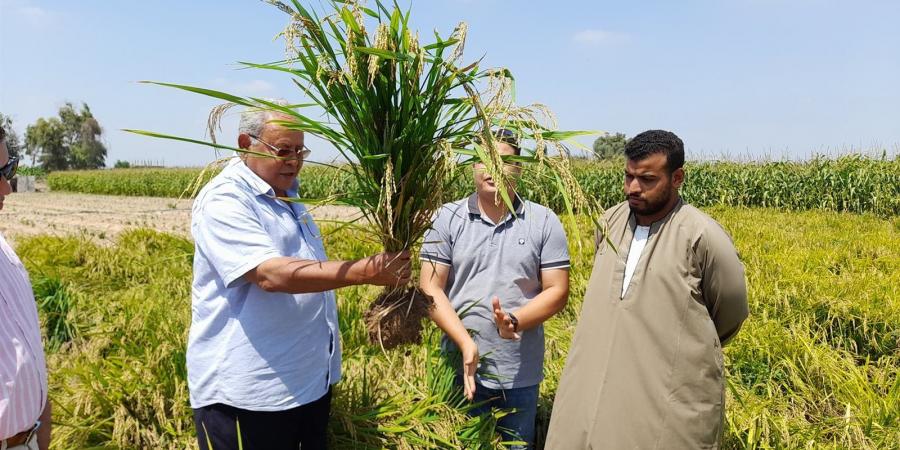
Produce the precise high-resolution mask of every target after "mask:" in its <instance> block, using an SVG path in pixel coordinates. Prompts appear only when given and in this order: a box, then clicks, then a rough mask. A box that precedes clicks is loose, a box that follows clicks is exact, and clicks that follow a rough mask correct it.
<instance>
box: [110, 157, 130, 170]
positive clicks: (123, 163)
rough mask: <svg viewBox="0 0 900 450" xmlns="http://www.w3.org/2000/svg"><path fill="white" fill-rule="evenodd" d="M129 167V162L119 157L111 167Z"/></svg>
mask: <svg viewBox="0 0 900 450" xmlns="http://www.w3.org/2000/svg"><path fill="white" fill-rule="evenodd" d="M130 167H131V163H130V162H128V161H122V160H120V159H117V160H116V165H115V166H113V168H116V169H128V168H130Z"/></svg>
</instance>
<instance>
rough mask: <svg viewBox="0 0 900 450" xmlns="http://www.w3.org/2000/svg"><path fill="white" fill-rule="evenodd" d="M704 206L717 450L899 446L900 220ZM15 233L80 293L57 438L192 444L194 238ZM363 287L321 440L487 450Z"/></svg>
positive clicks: (353, 305)
mask: <svg viewBox="0 0 900 450" xmlns="http://www.w3.org/2000/svg"><path fill="white" fill-rule="evenodd" d="M707 211H708V212H709V213H710V214H711V215H712V216H713V217H714V218H715V219H716V220H718V221H719V222H720V223H722V224H723V225H724V226H725V228H726V229H727V230H728V231H729V233H731V235H732V237H733V238H734V240H735V244H736V246H737V249H738V251H739V253H740V255H741V258H742V260H743V261H744V264H745V266H746V269H747V277H748V288H749V297H750V310H751V316H750V318H749V319H748V321H747V322H746V324H745V326H744V329H743V330H742V332H741V333H740V334H739V335H738V337H737V338H736V339H735V340H734V341H733V342H732V343H731V344H730V345H729V346H728V347H726V350H725V361H726V370H727V373H728V376H727V380H728V386H727V388H726V391H727V401H726V422H725V424H726V427H725V437H724V440H723V448H726V449H738V448H788V449H801V448H854V449H855V448H859V449H891V448H900V221H898V220H897V218H896V217H893V218H890V219H881V218H878V217H875V216H874V215H854V214H848V213H833V212H822V211H809V212H779V211H775V210H772V209H749V208H733V207H728V206H719V207H715V208H711V209H708V210H707ZM578 220H579V221H582V222H583V223H589V220H588V219H587V218H583V217H580V218H578ZM567 226H568V225H567ZM567 231H568V235H569V237H570V240H572V241H573V242H572V243H571V245H570V251H571V255H572V275H571V280H572V289H571V290H572V294H571V300H570V302H569V305H568V306H567V307H566V309H565V310H563V311H562V312H560V314H558V315H556V316H554V317H553V318H552V319H551V320H550V321H548V322H547V324H546V325H545V333H546V337H547V346H546V358H545V368H544V371H545V380H544V382H543V383H542V385H541V397H540V403H539V408H540V409H539V412H538V439H539V443H540V440H541V439H542V438H543V436H544V433H545V432H546V427H547V424H548V419H549V416H550V413H551V408H552V403H553V397H554V393H555V391H556V387H557V385H558V383H559V377H560V375H561V372H562V368H563V365H564V364H565V358H566V355H567V353H568V347H569V343H570V342H571V339H572V333H573V332H574V329H575V323H576V321H577V319H578V316H579V311H580V310H581V305H582V299H583V295H584V290H585V287H586V285H587V283H588V277H589V275H590V272H591V270H592V260H593V252H592V250H591V248H590V240H591V237H590V236H589V235H586V234H579V233H578V232H577V230H575V229H573V228H568V229H567ZM323 232H324V234H325V239H326V245H327V246H328V247H329V248H330V249H331V250H332V254H333V255H334V256H335V257H337V258H355V257H360V256H363V255H365V254H368V253H370V252H372V251H375V250H377V248H378V246H379V243H377V242H373V241H372V240H370V239H365V235H364V234H363V232H361V231H359V230H353V229H351V228H341V229H338V228H336V227H333V226H324V227H323ZM578 239H580V240H582V243H583V244H584V245H582V246H577V245H576V244H575V242H574V241H575V240H578ZM16 242H17V249H16V250H17V252H18V253H19V255H20V256H21V257H22V260H23V261H24V262H25V264H26V266H27V268H28V270H29V272H30V273H32V274H41V276H43V277H47V278H53V279H56V280H59V283H60V284H61V285H64V286H66V290H67V292H68V293H69V295H71V296H73V298H76V299H77V301H76V302H75V303H74V307H73V308H72V309H70V310H69V313H68V315H67V317H68V318H69V320H70V321H71V323H73V324H77V329H78V333H76V334H75V335H74V336H73V337H72V339H71V341H70V342H69V343H67V344H65V345H62V346H60V347H59V348H57V349H48V354H47V358H48V365H49V372H48V373H49V374H50V398H51V401H53V403H54V416H55V419H54V423H55V425H54V435H55V436H56V439H55V444H54V445H55V447H56V448H60V449H63V448H65V449H68V448H98V447H99V448H163V449H182V448H189V447H193V446H194V445H195V439H196V437H195V430H194V428H193V422H192V420H191V411H190V406H189V404H188V392H187V388H186V373H185V365H184V349H185V346H186V340H187V330H188V326H189V323H190V277H191V275H190V271H191V256H192V252H193V246H192V245H191V243H190V242H189V241H188V240H186V239H183V238H180V237H174V236H170V235H166V234H161V233H156V232H152V231H147V230H138V231H132V232H128V233H126V234H125V235H123V236H121V237H120V238H119V240H118V241H117V243H116V244H115V245H113V246H110V247H104V246H99V245H97V244H95V243H92V242H90V241H88V240H86V238H85V237H68V238H65V237H47V236H43V237H30V238H20V239H17V240H16ZM376 292H377V288H373V287H366V286H357V287H352V288H346V289H341V290H339V291H338V292H337V297H338V302H339V309H340V311H341V315H340V324H339V325H340V329H341V340H342V343H343V344H344V349H345V353H344V354H345V358H344V367H343V372H344V377H343V380H342V381H341V383H339V384H338V385H337V386H336V390H335V395H334V404H333V405H334V407H333V416H332V420H331V422H330V425H329V433H330V438H331V442H332V445H333V446H334V448H384V447H387V448H405V449H413V448H416V449H418V448H446V447H447V446H448V445H447V443H448V442H449V444H450V445H449V446H450V447H452V448H473V447H481V448H499V446H500V445H501V444H500V443H499V442H498V441H497V439H498V438H497V437H496V435H495V434H494V427H495V426H496V417H477V418H469V417H467V415H466V413H465V411H466V407H467V403H465V402H461V401H460V399H461V396H460V393H459V392H458V390H455V389H457V388H455V387H454V386H453V381H452V374H453V367H455V365H454V364H453V362H452V361H447V360H446V359H444V358H443V356H442V355H440V353H439V352H438V345H439V344H438V340H439V339H438V338H439V330H438V329H437V328H435V327H434V326H433V325H429V326H428V327H426V329H425V333H424V336H423V343H422V344H421V345H417V346H408V347H405V348H404V351H393V352H382V351H381V350H380V349H378V348H376V347H373V346H371V345H368V343H367V330H366V328H365V325H364V324H363V323H362V320H361V318H362V316H363V315H364V314H365V302H364V300H365V299H367V298H372V296H374V295H375V294H376ZM41 320H42V324H43V325H44V326H45V327H46V326H47V324H49V323H52V321H53V317H52V315H51V314H48V312H47V311H43V310H42V311H41ZM498 413H500V412H498Z"/></svg>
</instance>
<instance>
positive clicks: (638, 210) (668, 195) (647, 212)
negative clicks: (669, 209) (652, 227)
mask: <svg viewBox="0 0 900 450" xmlns="http://www.w3.org/2000/svg"><path fill="white" fill-rule="evenodd" d="M672 191H673V189H672V187H671V186H670V187H667V188H666V190H665V191H664V192H661V193H660V194H659V195H657V196H653V197H644V198H641V197H632V198H636V199H638V200H641V203H640V205H639V206H634V205H632V204H631V203H630V202H629V203H628V207H629V208H630V209H631V212H632V213H634V214H635V215H638V216H652V215H654V214H656V213H658V212H660V211H662V210H663V209H665V207H666V206H667V205H668V204H669V201H670V200H671V199H672Z"/></svg>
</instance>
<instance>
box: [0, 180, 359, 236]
mask: <svg viewBox="0 0 900 450" xmlns="http://www.w3.org/2000/svg"><path fill="white" fill-rule="evenodd" d="M191 202H192V200H177V199H171V198H158V197H121V196H110V195H89V194H72V193H64V192H34V193H16V194H12V195H9V196H7V197H6V199H5V200H4V207H3V211H0V232H2V233H3V235H4V236H6V238H7V239H9V240H15V238H16V237H17V236H28V235H34V234H54V235H69V234H84V235H87V236H90V237H92V238H94V239H96V240H97V241H99V242H104V243H109V242H112V240H113V239H115V237H116V236H117V235H118V234H119V233H121V232H122V231H124V230H128V229H131V228H139V227H146V228H153V229H156V230H159V231H165V232H169V233H175V234H178V235H181V236H186V237H190V226H191V225H190V223H191ZM312 215H313V217H314V218H315V219H316V220H320V221H321V220H347V219H350V218H353V217H355V215H356V213H355V210H354V208H349V207H342V206H322V207H318V208H316V209H314V210H313V211H312Z"/></svg>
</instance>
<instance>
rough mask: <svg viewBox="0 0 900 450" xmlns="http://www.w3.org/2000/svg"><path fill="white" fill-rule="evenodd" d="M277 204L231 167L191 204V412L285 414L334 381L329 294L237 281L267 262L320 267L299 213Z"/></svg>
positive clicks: (312, 229)
mask: <svg viewBox="0 0 900 450" xmlns="http://www.w3.org/2000/svg"><path fill="white" fill-rule="evenodd" d="M297 186H298V185H297V184H296V183H295V184H294V187H293V188H292V189H291V190H289V191H288V196H296V195H297ZM274 195H275V193H274V191H273V189H272V187H271V186H269V184H268V183H266V182H265V181H263V180H262V179H261V178H259V177H258V176H257V175H256V174H255V173H253V171H251V170H250V169H249V168H248V167H247V166H246V165H245V164H244V163H243V162H242V161H241V160H240V159H237V158H235V160H234V161H232V162H231V163H230V164H229V165H228V166H227V167H226V168H225V169H224V170H222V172H221V173H220V174H219V175H217V176H216V177H215V178H213V179H212V181H210V182H209V183H208V184H207V185H206V186H205V187H204V188H203V189H202V190H201V191H200V193H199V195H198V196H197V199H196V200H195V201H194V207H193V211H192V217H191V234H192V235H193V237H194V248H195V254H194V280H193V284H192V289H191V300H192V306H191V312H192V318H191V330H190V334H189V336H188V347H187V371H188V388H189V390H190V398H191V406H192V407H193V408H199V407H203V406H207V405H211V404H214V403H224V404H226V405H230V406H234V407H237V408H241V409H247V410H253V411H282V410H286V409H290V408H294V407H297V406H301V405H304V404H307V403H311V402H313V401H315V400H318V399H319V398H321V397H322V396H323V395H325V394H326V393H327V391H328V387H329V385H331V384H334V383H337V382H338V380H339V379H340V376H341V346H340V331H339V329H338V319H337V304H336V301H335V296H334V292H333V291H326V292H319V293H310V294H286V293H277V292H266V291H264V290H262V289H260V288H259V287H257V286H256V285H253V284H250V283H248V282H247V281H246V280H245V279H244V278H243V276H244V275H245V274H246V273H247V272H248V271H250V270H251V269H253V268H255V267H257V266H258V265H260V264H261V263H262V262H264V261H266V260H268V259H271V258H276V257H281V256H288V257H294V258H299V259H308V260H319V261H324V260H326V259H327V257H326V255H325V249H324V247H323V246H322V239H321V235H320V234H319V230H318V228H317V227H316V224H315V223H314V222H313V220H312V217H311V216H310V214H309V212H307V210H306V208H305V207H304V206H303V205H301V204H298V203H286V202H284V201H281V200H277V199H276V198H275V197H274Z"/></svg>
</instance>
